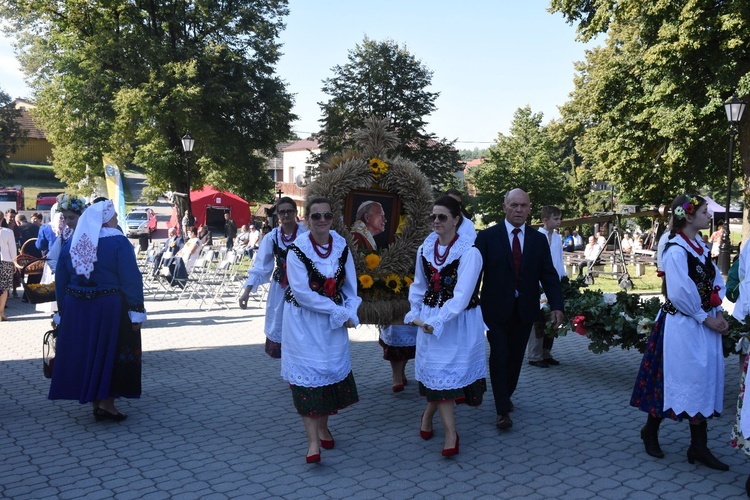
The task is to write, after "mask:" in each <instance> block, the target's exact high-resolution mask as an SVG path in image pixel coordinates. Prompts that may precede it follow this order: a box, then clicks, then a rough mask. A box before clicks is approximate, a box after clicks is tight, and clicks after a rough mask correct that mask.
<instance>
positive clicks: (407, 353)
mask: <svg viewBox="0 0 750 500" xmlns="http://www.w3.org/2000/svg"><path fill="white" fill-rule="evenodd" d="M378 344H380V347H382V348H383V359H385V360H386V361H409V360H410V359H414V357H415V356H416V354H417V346H415V345H409V346H405V347H397V346H392V345H388V344H386V343H385V342H383V339H378Z"/></svg>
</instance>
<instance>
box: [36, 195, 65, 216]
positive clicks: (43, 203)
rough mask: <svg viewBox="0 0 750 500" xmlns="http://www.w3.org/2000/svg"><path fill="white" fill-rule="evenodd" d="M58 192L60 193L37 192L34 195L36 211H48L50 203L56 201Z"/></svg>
mask: <svg viewBox="0 0 750 500" xmlns="http://www.w3.org/2000/svg"><path fill="white" fill-rule="evenodd" d="M58 194H60V193H39V194H38V195H36V209H37V211H45V212H48V211H50V210H51V209H52V205H54V204H55V203H57V195H58Z"/></svg>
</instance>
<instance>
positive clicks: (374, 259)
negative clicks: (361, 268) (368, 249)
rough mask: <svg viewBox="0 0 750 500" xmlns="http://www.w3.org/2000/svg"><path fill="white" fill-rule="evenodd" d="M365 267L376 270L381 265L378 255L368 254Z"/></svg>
mask: <svg viewBox="0 0 750 500" xmlns="http://www.w3.org/2000/svg"><path fill="white" fill-rule="evenodd" d="M365 265H366V266H367V269H375V268H377V267H378V266H379V265H380V256H379V255H378V254H376V253H371V254H367V255H366V256H365Z"/></svg>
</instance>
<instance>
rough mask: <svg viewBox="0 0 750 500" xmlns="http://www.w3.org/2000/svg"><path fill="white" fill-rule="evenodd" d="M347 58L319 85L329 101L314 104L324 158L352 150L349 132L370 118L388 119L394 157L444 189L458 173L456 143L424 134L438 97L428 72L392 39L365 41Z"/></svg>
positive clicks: (367, 39) (351, 133)
mask: <svg viewBox="0 0 750 500" xmlns="http://www.w3.org/2000/svg"><path fill="white" fill-rule="evenodd" d="M348 59H349V62H348V63H347V64H345V65H343V66H334V67H333V68H332V71H333V73H334V76H333V77H332V78H328V79H326V80H324V81H323V92H325V93H326V94H328V95H329V96H331V99H330V100H329V101H327V102H320V103H318V105H319V106H320V108H321V110H322V113H323V118H322V119H321V120H320V121H321V123H322V126H323V128H322V130H321V132H320V135H319V140H320V145H321V148H322V149H323V150H324V151H325V152H326V155H330V156H335V155H338V154H340V153H342V152H343V151H344V150H346V149H350V148H353V147H354V139H353V133H354V131H356V130H358V129H362V128H364V124H365V120H366V119H367V118H368V117H370V116H376V117H379V118H387V119H388V120H389V121H390V123H391V127H392V130H393V131H394V132H395V133H396V134H397V135H398V138H399V141H400V145H399V147H398V148H397V150H396V153H398V154H400V155H401V156H402V157H404V158H407V159H409V160H412V161H414V162H415V163H417V165H419V167H420V169H421V170H422V172H423V173H424V174H425V175H426V176H427V177H428V178H429V179H430V180H431V181H432V183H433V187H435V188H437V189H442V188H443V187H444V186H446V185H448V184H449V183H450V178H451V177H452V176H453V175H454V174H455V173H456V172H457V171H459V170H460V168H461V167H460V164H459V157H458V151H457V150H456V149H455V148H454V143H455V141H453V142H448V141H446V140H445V139H438V138H437V137H436V136H435V135H434V134H429V133H427V132H425V126H426V125H427V122H426V121H425V119H426V117H427V116H429V115H430V114H431V113H432V112H433V111H435V109H436V107H435V100H436V99H437V97H438V96H439V94H438V93H435V92H428V91H427V90H426V88H427V87H428V86H429V85H430V83H431V81H432V71H430V70H429V69H428V68H427V67H425V66H424V65H423V64H422V63H421V62H420V61H419V60H417V59H416V58H415V57H414V56H413V55H412V54H410V53H409V52H408V51H407V50H406V48H405V47H399V45H398V44H397V43H396V42H394V41H392V40H386V41H384V42H377V41H374V40H370V39H369V38H367V37H365V39H364V41H363V42H362V44H361V45H359V44H358V45H356V46H355V48H354V50H351V51H349V56H348Z"/></svg>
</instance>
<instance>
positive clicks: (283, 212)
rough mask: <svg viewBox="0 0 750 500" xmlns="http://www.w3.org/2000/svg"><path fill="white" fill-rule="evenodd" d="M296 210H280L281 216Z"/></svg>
mask: <svg viewBox="0 0 750 500" xmlns="http://www.w3.org/2000/svg"><path fill="white" fill-rule="evenodd" d="M295 212H296V210H279V212H278V213H279V216H281V217H284V216H285V215H292V214H294V213H295Z"/></svg>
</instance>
